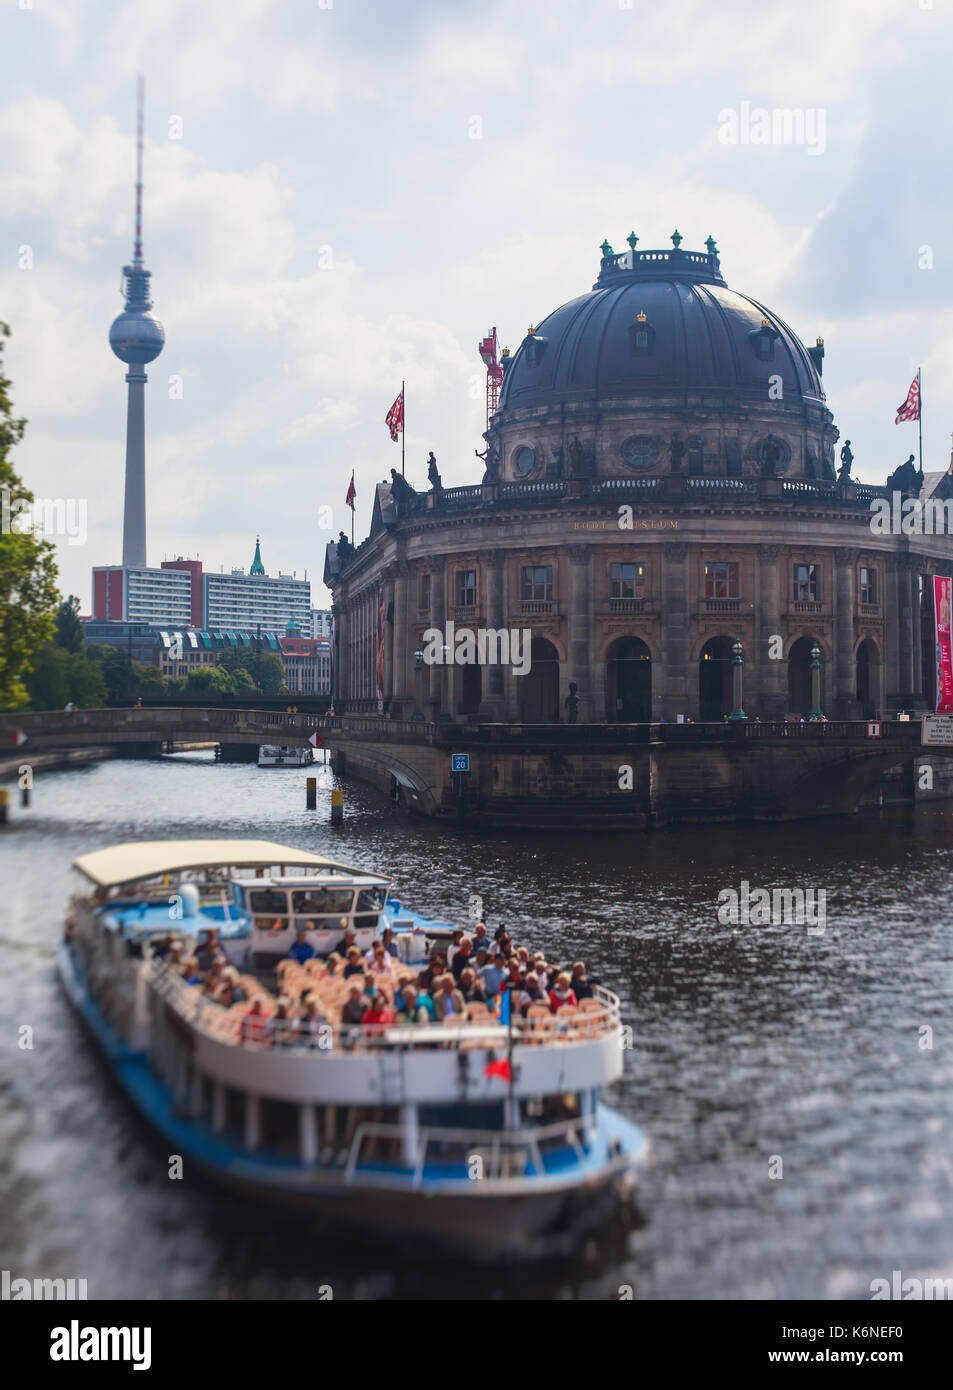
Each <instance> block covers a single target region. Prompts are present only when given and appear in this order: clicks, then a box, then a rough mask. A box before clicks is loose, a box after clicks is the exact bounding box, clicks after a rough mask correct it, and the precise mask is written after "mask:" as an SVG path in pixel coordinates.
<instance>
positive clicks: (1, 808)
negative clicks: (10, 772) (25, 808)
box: [0, 787, 10, 825]
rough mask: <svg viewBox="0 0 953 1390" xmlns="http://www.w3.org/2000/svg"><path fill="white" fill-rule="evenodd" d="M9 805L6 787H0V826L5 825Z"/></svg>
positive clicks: (8, 794)
mask: <svg viewBox="0 0 953 1390" xmlns="http://www.w3.org/2000/svg"><path fill="white" fill-rule="evenodd" d="M9 804H10V793H9V791H8V790H7V788H6V787H0V825H6V823H7V809H8V807H9Z"/></svg>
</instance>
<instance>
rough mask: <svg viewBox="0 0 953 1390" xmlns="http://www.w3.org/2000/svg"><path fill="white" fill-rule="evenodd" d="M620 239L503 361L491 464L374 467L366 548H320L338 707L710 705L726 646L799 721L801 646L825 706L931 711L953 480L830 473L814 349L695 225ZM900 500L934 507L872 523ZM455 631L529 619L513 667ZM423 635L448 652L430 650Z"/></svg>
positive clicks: (406, 710)
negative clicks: (524, 649) (465, 480)
mask: <svg viewBox="0 0 953 1390" xmlns="http://www.w3.org/2000/svg"><path fill="white" fill-rule="evenodd" d="M627 241H628V250H627V251H625V252H622V253H621V254H620V253H616V252H614V251H613V249H612V247H611V246H609V245H608V243H604V244H603V247H602V248H601V250H602V257H601V262H600V266H599V274H598V278H597V280H596V283H595V285H594V286H593V288H592V290H591V291H589V292H587V293H584V294H582V295H580V296H578V297H577V298H575V299H572V300H571V301H569V302H568V303H567V304H565V305H563V306H562V308H559V309H557V310H555V312H553V313H552V314H550V315H549V316H548V317H546V318H544V319H543V320H542V321H541V322H540V323H539V325H538V326H532V327H531V328H530V329H529V330H528V332H527V334H526V337H525V338H524V339H523V341H522V343H521V344H520V346H519V348H518V350H517V351H516V352H515V353H514V354H513V355H511V356H510V355H504V359H503V360H504V368H505V374H504V381H503V386H502V390H501V395H500V401H499V410H498V411H497V413H496V414H495V415H494V416H493V417H492V419H491V421H490V425H489V428H488V430H487V432H486V435H485V439H486V446H487V447H486V454H485V471H484V474H483V477H482V480H481V481H477V480H475V481H474V483H473V485H471V486H466V487H454V488H446V489H444V488H440V487H434V488H432V490H431V491H430V492H429V493H422V492H417V491H416V490H414V489H412V488H410V487H408V486H406V485H402V484H401V482H400V480H398V482H397V483H396V484H393V485H391V484H387V485H384V484H382V485H380V486H379V487H378V489H377V495H376V499H375V505H374V511H373V519H372V524H371V530H370V534H369V536H368V537H367V539H366V540H365V541H364V542H363V543H362V544H361V545H359V546H358V547H357V548H356V549H354V548H352V547H351V546H350V545H349V544H347V543H346V542H345V543H343V544H339V543H332V544H330V545H329V546H328V548H327V555H326V561H325V582H326V584H327V585H328V586H329V587H330V589H331V590H332V593H333V596H334V607H333V614H334V637H333V640H334V690H333V701H334V706H335V709H336V710H337V712H338V713H339V714H342V713H347V712H351V713H369V714H376V713H383V715H384V716H385V717H386V716H388V715H389V716H391V717H396V718H407V719H410V718H419V719H425V720H428V721H441V720H442V721H478V722H502V723H516V722H523V723H553V722H558V721H565V720H566V719H567V718H568V717H569V713H570V711H573V712H575V713H576V714H577V715H578V720H579V722H580V723H614V722H633V723H635V722H643V721H650V720H651V721H655V720H660V719H665V720H667V721H675V720H677V719H678V718H682V719H692V720H695V721H720V720H722V719H723V718H724V717H725V716H726V715H727V714H729V713H730V711H731V709H732V706H733V698H732V678H731V670H732V650H733V648H734V647H735V644H736V643H740V644H741V657H742V661H743V663H744V666H743V692H744V695H743V700H744V709H745V711H746V712H747V714H748V715H749V717H754V716H756V715H757V716H758V717H759V718H760V719H761V720H777V719H784V718H786V717H788V716H791V715H794V716H799V715H802V714H804V715H806V714H808V712H809V710H810V708H811V706H812V704H813V701H812V691H811V669H812V660H813V658H812V651H813V650H814V648H816V649H817V651H818V657H817V660H819V663H820V699H821V708H822V709H823V710H824V712H825V713H827V714H828V715H829V716H831V717H836V718H846V719H849V718H864V717H872V716H873V715H874V714H890V713H892V712H895V711H897V710H898V709H917V708H919V709H927V708H931V707H932V706H933V702H934V697H935V680H936V676H935V656H934V642H933V609H932V586H931V584H930V578H931V576H933V575H950V574H953V538H951V535H950V532H951V530H953V526H951V525H950V524H949V518H948V516H947V513H948V512H951V511H953V501H951V499H953V478H951V476H950V474H949V473H947V472H941V473H935V474H927V475H926V476H925V477H924V476H923V475H922V474H921V475H919V476H918V477H916V478H915V481H914V482H911V476H910V474H909V472H908V474H907V475H905V476H904V477H903V478H902V480H900V481H899V482H898V481H897V480H894V483H893V486H891V487H890V488H888V487H886V486H883V487H874V486H868V485H862V484H859V483H857V482H855V481H854V480H853V478H852V477H851V474H850V461H849V459H847V460H842V462H841V468H840V472H839V473H837V472H836V459H835V445H836V443H837V441H838V438H839V432H838V430H837V428H836V427H835V425H834V419H833V415H832V413H831V410H830V409H829V408H828V405H827V401H826V398H825V394H824V389H823V385H822V378H821V372H822V367H823V359H824V344H823V343H822V342H821V341H820V340H818V341H817V342H816V344H815V345H814V346H813V347H810V348H807V347H805V346H804V344H803V343H802V342H801V340H800V339H799V338H798V337H797V336H796V334H795V333H794V332H793V330H792V329H791V328H789V327H788V326H787V324H786V323H785V322H784V321H783V320H782V319H781V318H780V317H779V316H778V315H777V314H776V313H774V312H773V311H772V310H771V309H769V308H767V307H766V306H764V305H763V304H761V303H759V302H758V301H756V300H754V299H751V298H748V297H747V296H745V295H743V294H740V293H738V292H736V291H734V290H732V289H730V288H729V287H728V285H727V284H726V282H725V280H724V277H723V275H722V272H721V266H720V260H719V255H718V251H717V247H716V246H715V243H714V241H713V240H712V239H711V238H709V240H708V242H707V243H706V247H707V250H706V251H705V252H704V253H699V252H687V251H683V250H682V249H681V247H680V244H679V243H680V242H681V237H680V236H679V234H678V233H675V234H673V237H672V246H671V247H670V248H664V249H662V250H657V251H639V250H638V249H637V244H638V238H637V237H635V235H634V234H632V235H630V236H629V238H627ZM901 447H903V446H902V445H901ZM845 464H846V466H845ZM914 473H915V470H914ZM898 492H899V494H900V498H899V499H897V500H903V499H904V498H905V499H906V501H908V502H910V501H916V502H917V503H920V502H924V501H927V500H929V501H931V502H934V503H937V504H938V505H937V506H936V507H935V508H934V511H933V514H932V515H933V523H934V524H933V525H932V526H927V525H926V524H924V525H921V527H920V529H919V530H917V529H916V527H915V526H914V527H911V528H908V529H906V530H905V529H903V528H901V527H899V526H897V525H895V524H894V523H893V522H891V523H890V524H889V525H888V526H887V527H886V528H884V527H883V526H878V524H877V509H880V508H884V507H886V505H887V504H891V505H892V504H893V502H894V500H895V497H894V495H895V494H897V493H898ZM948 502H949V504H950V505H949V506H947V503H948ZM899 510H900V509H899V507H897V508H895V509H894V513H893V514H894V516H896V515H897V514H898V513H899ZM937 518H939V523H940V524H939V526H937V525H936V524H935V523H936V520H937ZM451 624H452V625H453V627H452V629H451V626H450V625H451ZM461 628H464V629H468V630H469V629H472V630H474V631H476V632H479V631H483V632H486V631H491V632H493V633H499V632H501V631H503V630H505V631H507V632H508V633H511V634H512V633H517V634H524V633H525V634H526V640H527V642H528V644H529V649H530V654H531V663H530V669H529V672H528V674H523V675H520V674H517V670H516V667H515V665H514V663H513V662H512V661H509V662H500V661H498V660H493V659H490V660H486V659H484V660H481V659H479V658H477V659H472V658H468V657H464V659H463V660H461V659H460V655H459V651H458V649H457V646H456V642H457V635H458V633H459V630H460V629H461ZM433 630H439V631H440V632H441V633H446V641H445V643H444V645H445V646H446V647H448V648H449V649H450V650H449V655H450V657H451V658H452V657H453V655H454V652H455V651H458V655H457V659H456V660H450V661H441V662H439V663H434V664H431V663H429V662H427V661H425V660H424V659H423V656H424V649H425V643H426V641H427V634H428V632H432V631H433ZM491 647H492V644H491ZM460 650H462V649H460ZM487 650H489V648H488V649H487ZM576 701H578V703H575V702H576ZM381 706H382V707H383V708H382V710H381V708H380V707H381Z"/></svg>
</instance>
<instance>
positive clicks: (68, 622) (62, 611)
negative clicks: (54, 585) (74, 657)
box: [53, 594, 86, 652]
mask: <svg viewBox="0 0 953 1390" xmlns="http://www.w3.org/2000/svg"><path fill="white" fill-rule="evenodd" d="M53 640H54V641H55V642H57V643H58V644H59V646H61V647H65V648H66V650H67V651H68V652H81V651H82V650H83V648H84V647H85V645H86V635H85V633H84V632H83V624H82V623H81V622H80V620H79V599H78V598H77V597H76V596H75V594H70V596H69V598H64V599H63V601H62V603H61V604H60V606H59V608H57V610H56V633H55V635H54V638H53Z"/></svg>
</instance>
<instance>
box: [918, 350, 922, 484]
mask: <svg viewBox="0 0 953 1390" xmlns="http://www.w3.org/2000/svg"><path fill="white" fill-rule="evenodd" d="M917 405H918V407H919V409H918V410H917V424H918V426H919V428H920V481H921V483H922V482H923V385H922V383H921V381H920V368H919V367H918V368H917Z"/></svg>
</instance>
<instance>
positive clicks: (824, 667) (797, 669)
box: [788, 633, 828, 719]
mask: <svg viewBox="0 0 953 1390" xmlns="http://www.w3.org/2000/svg"><path fill="white" fill-rule="evenodd" d="M814 646H816V647H817V648H818V649H819V651H820V653H821V656H820V662H821V692H820V699H821V704H820V707H821V709H822V710H824V709H825V701H826V690H827V685H828V661H827V653H826V652H825V650H824V643H823V642H822V641H821V639H820V638H819V637H815V636H814V635H813V634H812V633H804V634H802V636H800V637H796V638H795V639H794V640H793V642H791V644H790V646H789V647H788V712H789V713H790V714H798V715H803V716H804V718H805V719H806V718H807V716H808V714H809V713H810V710H811V648H812V647H814Z"/></svg>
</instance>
